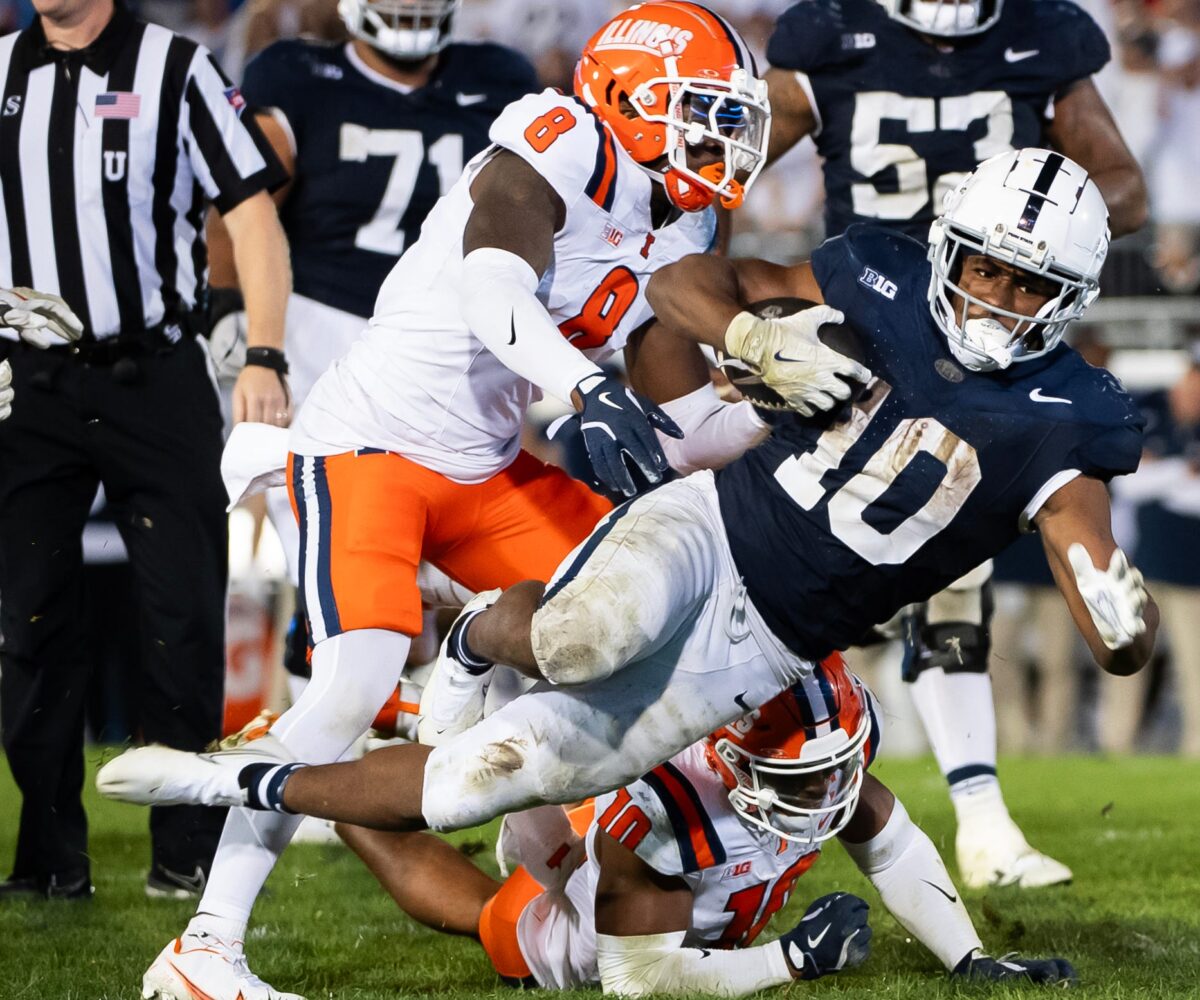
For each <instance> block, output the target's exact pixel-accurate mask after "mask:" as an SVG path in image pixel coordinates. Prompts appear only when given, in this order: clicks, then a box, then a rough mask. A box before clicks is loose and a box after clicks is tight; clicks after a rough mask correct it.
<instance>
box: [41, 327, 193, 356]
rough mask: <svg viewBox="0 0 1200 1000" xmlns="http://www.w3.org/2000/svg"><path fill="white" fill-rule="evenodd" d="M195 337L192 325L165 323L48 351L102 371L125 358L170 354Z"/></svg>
mask: <svg viewBox="0 0 1200 1000" xmlns="http://www.w3.org/2000/svg"><path fill="white" fill-rule="evenodd" d="M193 336H194V334H193V330H192V324H191V323H190V322H180V321H179V320H170V321H167V320H164V321H163V322H161V323H158V324H156V325H155V326H152V327H148V328H145V329H140V330H123V331H121V332H120V333H118V334H115V335H113V336H110V337H104V338H102V339H100V340H92V339H89V338H86V337H85V338H84V339H82V340H77V341H75V343H73V344H64V345H63V346H61V347H50V348H47V350H48V351H50V352H51V353H54V354H58V355H60V356H66V357H68V358H70V359H71V360H72V361H78V362H79V363H80V364H84V365H89V366H92V367H96V368H102V367H105V366H106V365H115V364H116V363H117V362H119V361H121V360H123V359H125V358H140V357H147V356H149V355H153V354H170V353H171V352H172V351H174V350H175V348H176V347H178V346H179V345H180V344H181V343H183V341H184V340H190V339H192V337H193Z"/></svg>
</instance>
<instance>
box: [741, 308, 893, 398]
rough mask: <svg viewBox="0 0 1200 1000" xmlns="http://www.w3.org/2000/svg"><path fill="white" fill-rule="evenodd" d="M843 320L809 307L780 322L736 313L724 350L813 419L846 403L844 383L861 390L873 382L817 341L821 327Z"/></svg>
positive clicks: (847, 391) (865, 370)
mask: <svg viewBox="0 0 1200 1000" xmlns="http://www.w3.org/2000/svg"><path fill="white" fill-rule="evenodd" d="M844 319H845V317H844V316H843V315H842V313H841V312H839V311H838V310H837V309H834V308H832V307H831V306H813V307H812V308H810V309H805V310H803V311H801V312H798V313H794V314H792V315H791V316H781V317H779V318H778V319H759V318H758V317H757V316H755V315H754V314H753V313H749V312H742V313H738V314H737V315H736V316H735V317H734V318H733V321H732V322H731V323H730V324H729V328H728V329H727V330H726V331H725V350H726V351H727V352H728V353H729V354H731V355H732V356H733V357H735V358H739V359H740V360H741V361H743V362H745V363H746V364H747V365H749V366H750V367H751V368H752V369H753V371H754V372H755V374H757V375H760V376H761V377H762V380H763V382H765V383H766V384H767V385H768V386H770V387H771V388H772V389H774V390H775V391H776V392H777V393H779V395H780V396H782V397H783V398H784V400H785V401H786V402H787V404H788V406H790V407H791V408H792V409H793V410H796V411H797V412H798V413H800V414H801V415H802V416H805V417H811V416H812V415H813V413H814V411H816V410H830V409H833V407H834V406H835V405H836V404H837V403H838V402H840V401H842V400H845V399H849V398H850V386H849V385H848V384H847V383H846V382H845V381H844V379H851V380H853V381H855V382H862V383H864V384H865V383H866V382H869V381H870V380H871V372H870V370H869V369H868V368H866V367H864V366H863V365H860V364H859V363H858V362H857V361H854V360H852V359H851V358H848V357H846V356H845V355H843V354H838V352H837V351H835V350H832V349H831V348H828V347H826V346H825V345H824V344H822V343H821V342H820V341H819V340H818V339H817V330H819V329H820V328H821V326H822V325H824V324H825V323H841V322H842V321H843V320H844ZM838 376H842V377H841V378H839V377H838Z"/></svg>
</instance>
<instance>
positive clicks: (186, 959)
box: [142, 931, 304, 1000]
mask: <svg viewBox="0 0 1200 1000" xmlns="http://www.w3.org/2000/svg"><path fill="white" fill-rule="evenodd" d="M142 998H143V1000H304V997H302V996H300V994H299V993H281V992H280V991H279V990H277V989H275V988H274V987H272V986H270V985H269V984H267V983H264V982H263V981H262V980H261V979H259V978H258V976H256V975H255V974H254V973H253V972H251V971H250V966H249V965H247V964H246V955H245V953H244V952H243V951H242V946H241V942H234V943H233V944H230V943H229V942H227V941H222V940H221V939H220V938H218V937H216V936H215V935H213V934H208V933H206V932H204V931H199V932H191V931H189V932H188V933H185V934H184V935H183V936H182V937H177V938H176V939H175V940H174V941H172V942H171V943H170V944H169V945H167V946H166V947H165V948H164V949H163V950H162V951H161V952H159V954H158V958H156V959H155V960H154V962H153V964H152V965H151V966H150V968H148V969H147V970H146V974H145V975H144V976H142Z"/></svg>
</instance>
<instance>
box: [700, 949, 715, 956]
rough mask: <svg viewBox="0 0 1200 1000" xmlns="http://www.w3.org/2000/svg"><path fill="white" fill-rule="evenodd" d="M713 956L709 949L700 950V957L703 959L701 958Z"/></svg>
mask: <svg viewBox="0 0 1200 1000" xmlns="http://www.w3.org/2000/svg"><path fill="white" fill-rule="evenodd" d="M711 954H712V952H711V951H709V950H708V949H707V948H701V949H700V957H701V958H708V956H709V955H711Z"/></svg>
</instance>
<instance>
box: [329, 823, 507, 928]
mask: <svg viewBox="0 0 1200 1000" xmlns="http://www.w3.org/2000/svg"><path fill="white" fill-rule="evenodd" d="M336 829H337V834H338V836H339V837H341V838H342V839H343V840H344V841H345V842H346V843H347V844H348V845H349V846H350V848H351V849H352V850H353V851H354V853H355V854H357V855H358V856H359V857H360V858H362V860H363V863H364V864H365V865H366V866H367V868H369V869H370V871H371V874H372V875H374V876H375V878H377V879H378V880H379V884H380V885H382V886H383V888H384V889H385V890H386V892H387V894H388V895H389V896H391V897H392V899H394V900H395V901H396V905H397V906H399V907H400V909H402V910H403V911H404V912H405V913H407V914H408V915H409V916H410V917H412V918H413V919H414V920H416V921H418V922H419V923H422V924H424V925H425V926H426V927H432V928H433V929H434V930H436V931H442V932H443V933H445V934H466V935H470V936H472V937H476V936H478V933H479V916H480V914H481V913H482V912H483V908H484V905H485V904H486V903H487V902H488V900H490V899H491V898H492V897H493V896H495V895H496V893H497V891H498V890H499V889H500V883H499V882H497V881H496V880H495V879H494V878H492V877H491V876H490V875H487V874H486V873H484V872H482V871H480V870H479V869H478V868H477V867H476V866H475V865H474V864H473V863H472V862H471V861H470V860H469V859H468V858H467V857H466V855H464V854H463V853H462V852H461V851H460V850H459V849H458V848H456V847H453V846H451V845H450V844H448V843H447V842H446V841H444V840H442V839H441V838H440V837H435V836H434V835H433V834H430V833H395V832H387V831H382V830H368V829H366V828H365V827H361V826H351V825H349V824H345V823H339V824H338V825H337V827H336Z"/></svg>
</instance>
